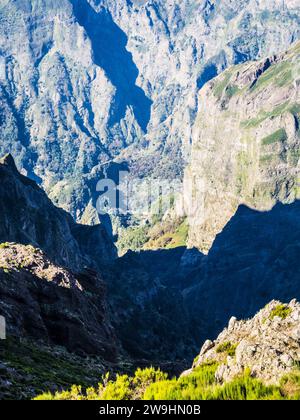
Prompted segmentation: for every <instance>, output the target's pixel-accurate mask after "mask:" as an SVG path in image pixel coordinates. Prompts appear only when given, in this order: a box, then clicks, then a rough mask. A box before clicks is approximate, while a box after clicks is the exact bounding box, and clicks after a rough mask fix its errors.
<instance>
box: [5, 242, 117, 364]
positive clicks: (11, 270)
mask: <svg viewBox="0 0 300 420" xmlns="http://www.w3.org/2000/svg"><path fill="white" fill-rule="evenodd" d="M105 302H106V296H105V286H104V284H103V282H102V281H101V279H100V278H99V276H98V275H97V274H96V273H95V272H91V271H89V272H86V273H83V274H81V275H77V276H75V275H73V274H72V273H70V272H69V271H67V270H66V269H64V268H61V267H58V266H56V265H54V264H53V263H52V262H51V261H50V260H49V259H48V258H47V257H46V256H45V254H44V253H43V252H42V251H40V250H38V249H35V248H33V247H32V246H31V245H27V246H25V245H19V244H9V243H4V244H1V246H0V306H1V315H3V316H4V317H5V318H6V324H7V334H8V336H11V335H13V336H18V337H32V338H35V339H41V340H43V341H46V342H48V343H49V344H57V345H62V346H64V347H66V348H67V349H68V350H69V351H72V352H76V353H79V354H82V353H87V354H95V355H100V356H102V357H103V358H104V360H110V361H113V360H114V359H115V357H116V354H117V348H116V338H115V335H114V331H113V328H112V326H111V324H110V320H109V316H108V311H107V307H106V303H105Z"/></svg>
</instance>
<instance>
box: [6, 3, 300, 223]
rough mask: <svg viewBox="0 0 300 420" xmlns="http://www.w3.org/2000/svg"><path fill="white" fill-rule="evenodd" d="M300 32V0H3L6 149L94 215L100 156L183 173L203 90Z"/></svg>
mask: <svg viewBox="0 0 300 420" xmlns="http://www.w3.org/2000/svg"><path fill="white" fill-rule="evenodd" d="M298 37H299V5H298V4H297V2H296V1H295V0H285V1H284V2H282V1H277V0H276V1H272V2H271V4H267V3H266V2H265V0H260V1H255V2H254V1H252V0H235V1H230V2H224V1H219V0H218V1H214V2H212V1H210V0H201V1H199V0H184V1H180V2H179V1H177V0H171V1H168V2H165V1H164V0H155V1H154V0H147V1H129V0H115V1H111V0H100V1H99V0H97V1H96V0H52V1H47V0H43V1H39V2H37V1H33V0H17V1H13V0H2V1H1V4H0V110H1V118H0V137H1V144H0V154H1V155H3V154H5V153H7V152H10V153H12V154H13V155H14V156H16V157H17V164H18V167H20V168H22V169H23V170H24V171H26V172H25V173H26V174H27V175H28V176H29V177H31V178H32V179H35V180H36V181H38V182H39V183H41V184H42V186H43V188H44V189H45V190H46V191H47V193H48V194H49V195H50V197H51V198H52V199H53V200H54V201H55V202H56V203H58V204H59V205H60V206H62V207H64V208H65V209H66V210H68V211H70V212H71V214H72V216H73V217H74V218H76V219H77V220H82V221H84V222H87V223H91V222H93V223H95V222H97V214H96V212H95V202H96V199H97V193H96V183H97V181H98V180H99V178H100V177H102V176H103V173H104V172H105V171H104V169H103V166H102V165H103V164H104V163H107V162H111V161H113V160H118V161H122V160H125V161H127V162H129V166H130V167H131V170H132V173H133V175H138V176H149V174H151V173H153V174H154V175H156V176H160V177H163V178H165V177H167V178H168V179H173V178H174V177H181V176H182V172H183V167H184V166H185V162H186V161H188V157H189V153H190V143H191V137H192V126H193V123H194V119H195V116H196V113H197V107H198V98H197V93H198V90H199V88H200V87H202V86H203V85H204V83H205V82H207V81H208V80H210V79H211V78H212V77H214V76H216V75H217V74H219V73H220V72H221V71H222V70H224V69H225V68H226V67H228V66H229V65H231V64H236V63H240V62H244V61H247V60H251V59H256V58H260V57H265V56H267V55H270V54H274V53H277V52H278V51H279V50H284V49H285V48H287V47H288V45H290V43H291V42H293V41H294V40H295V39H297V38H298ZM104 166H105V165H104Z"/></svg>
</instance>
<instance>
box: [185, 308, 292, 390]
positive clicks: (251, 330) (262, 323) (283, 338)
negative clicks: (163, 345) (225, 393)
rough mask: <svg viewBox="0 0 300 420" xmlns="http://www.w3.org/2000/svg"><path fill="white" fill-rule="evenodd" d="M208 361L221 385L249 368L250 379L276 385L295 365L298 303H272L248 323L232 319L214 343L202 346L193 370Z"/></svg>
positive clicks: (208, 342)
mask: <svg viewBox="0 0 300 420" xmlns="http://www.w3.org/2000/svg"><path fill="white" fill-rule="evenodd" d="M212 361H215V362H217V363H218V364H219V367H218V369H217V371H216V379H217V380H218V381H219V382H221V383H223V382H228V381H230V380H232V379H233V378H234V377H236V376H238V375H241V374H243V373H244V371H245V369H249V371H250V373H251V376H252V377H255V378H259V379H261V380H263V382H264V383H267V384H278V383H279V381H280V379H281V378H282V376H283V375H285V374H288V373H290V372H292V371H293V370H295V368H296V367H297V366H299V361H300V304H299V303H298V302H297V301H296V300H292V301H291V302H290V303H289V304H288V305H286V304H282V303H281V302H279V301H272V302H271V303H269V304H268V305H267V306H266V307H265V308H264V309H262V310H261V311H260V312H259V313H258V314H257V315H255V316H254V318H252V319H250V320H247V321H237V319H236V318H235V317H232V318H231V319H230V321H229V324H228V327H227V328H226V329H224V330H223V331H222V333H221V334H220V335H219V336H218V338H217V339H216V340H215V341H210V340H208V341H206V342H205V343H204V345H203V347H202V349H201V352H200V354H199V356H198V357H197V358H196V361H195V363H194V365H193V369H195V368H197V366H200V365H202V364H205V363H208V362H212ZM187 373H188V372H186V374H187Z"/></svg>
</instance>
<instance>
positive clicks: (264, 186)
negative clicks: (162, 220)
mask: <svg viewBox="0 0 300 420" xmlns="http://www.w3.org/2000/svg"><path fill="white" fill-rule="evenodd" d="M299 54H300V43H299V42H296V43H295V44H294V45H293V46H292V47H291V48H290V49H289V50H288V51H287V52H286V53H283V54H277V55H274V56H270V57H269V58H267V59H263V60H262V61H259V62H254V63H253V62H251V63H245V64H242V65H238V66H234V67H231V68H230V69H228V70H227V71H226V72H224V74H222V75H220V76H219V77H218V78H216V79H214V80H213V81H211V82H209V83H208V84H207V85H206V86H205V87H204V88H203V89H202V90H201V92H200V95H199V111H198V116H197V119H196V123H195V126H194V134H193V137H194V138H193V150H192V159H191V164H190V166H189V168H188V169H187V170H186V178H187V179H200V180H201V185H200V188H197V187H196V190H197V193H198V199H199V202H200V204H201V205H199V210H198V209H197V210H196V211H195V212H194V214H191V217H190V218H189V225H190V233H189V242H190V245H191V246H195V247H197V248H198V249H200V250H202V251H203V252H207V251H209V249H210V248H211V246H212V244H213V241H214V240H215V237H216V235H217V234H218V233H219V232H220V231H222V229H223V228H224V227H225V225H226V224H227V223H228V222H229V220H230V219H231V217H232V216H233V215H234V214H235V212H236V210H237V208H238V206H239V205H240V204H246V205H247V206H248V207H250V208H253V209H256V210H259V211H269V210H271V209H272V208H273V206H274V205H275V204H276V203H277V202H282V203H292V202H294V201H295V200H296V199H299V193H300V190H299V158H300V135H299V122H300V59H299V57H300V55H299Z"/></svg>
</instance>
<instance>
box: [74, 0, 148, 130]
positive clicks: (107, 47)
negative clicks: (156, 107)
mask: <svg viewBox="0 0 300 420" xmlns="http://www.w3.org/2000/svg"><path fill="white" fill-rule="evenodd" d="M72 4H73V8H74V13H75V16H76V18H77V20H78V23H79V24H80V25H81V26H82V27H83V28H84V29H85V31H86V33H87V35H88V36H89V39H90V41H91V44H92V49H93V54H94V60H95V64H96V65H98V66H99V67H101V68H102V69H103V70H104V71H105V72H106V74H107V76H108V78H109V80H110V81H111V82H112V84H113V85H114V86H115V87H116V98H115V103H116V106H117V112H116V113H115V115H111V116H110V125H113V124H115V123H117V122H119V121H120V120H121V119H122V118H124V116H125V113H126V108H127V107H132V109H133V112H134V115H135V118H136V120H137V122H138V124H139V125H140V127H141V128H142V130H143V131H144V132H146V130H147V126H148V123H149V121H150V116H151V105H152V101H151V100H150V99H149V98H148V97H147V96H146V95H145V93H144V91H143V90H142V89H141V88H140V87H138V86H137V85H136V80H137V78H138V75H139V71H138V69H137V67H136V65H135V63H134V62H133V59H132V54H131V53H130V52H129V51H127V49H126V45H127V40H128V39H127V36H126V34H125V33H124V32H123V31H122V30H121V29H120V28H119V26H118V25H116V23H115V22H114V21H113V19H112V16H111V14H110V13H109V12H108V11H107V10H105V9H104V8H103V9H100V11H99V12H98V13H97V12H96V11H95V10H94V9H93V8H92V6H91V5H90V4H89V3H88V2H87V1H86V0H80V1H79V0H72Z"/></svg>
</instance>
